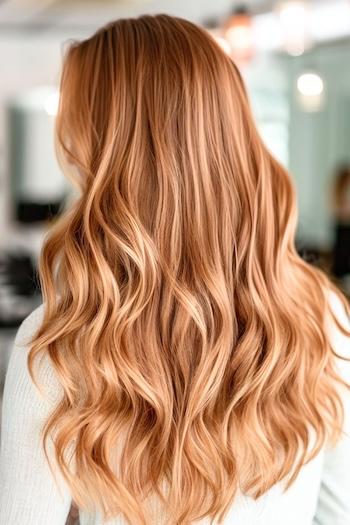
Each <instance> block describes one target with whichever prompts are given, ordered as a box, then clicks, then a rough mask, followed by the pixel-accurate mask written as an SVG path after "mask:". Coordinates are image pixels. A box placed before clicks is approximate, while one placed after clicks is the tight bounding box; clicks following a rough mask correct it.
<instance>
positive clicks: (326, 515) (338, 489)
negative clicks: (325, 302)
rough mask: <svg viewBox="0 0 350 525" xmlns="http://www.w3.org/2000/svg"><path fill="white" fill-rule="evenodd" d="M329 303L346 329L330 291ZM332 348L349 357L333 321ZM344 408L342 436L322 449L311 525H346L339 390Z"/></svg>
mask: <svg viewBox="0 0 350 525" xmlns="http://www.w3.org/2000/svg"><path fill="white" fill-rule="evenodd" d="M330 304H331V307H332V310H333V312H334V313H335V315H336V316H337V319H338V320H339V321H340V323H341V324H342V325H343V326H344V327H345V328H346V329H347V330H350V321H349V319H348V317H347V315H346V313H345V310H344V307H343V306H342V304H341V302H340V300H339V299H338V297H337V296H336V295H335V294H334V293H333V292H332V293H331V295H330ZM329 331H330V336H331V340H332V345H333V348H334V349H335V350H336V352H337V353H338V354H339V355H341V356H344V357H347V358H350V337H349V336H347V335H345V334H343V333H342V332H341V331H340V330H339V328H338V327H336V326H335V323H334V321H329ZM336 359H337V368H338V371H339V373H340V376H341V377H342V378H343V379H344V380H345V381H347V383H349V384H350V362H349V361H344V360H342V359H339V358H336ZM341 397H342V402H343V406H344V425H343V431H344V433H343V436H342V437H341V438H340V440H339V441H338V443H337V444H336V445H335V446H334V447H329V448H327V449H326V450H325V455H324V464H323V473H322V480H321V485H320V491H319V498H318V504H317V510H316V513H315V517H314V522H313V525H349V524H350V390H349V389H346V388H345V387H341Z"/></svg>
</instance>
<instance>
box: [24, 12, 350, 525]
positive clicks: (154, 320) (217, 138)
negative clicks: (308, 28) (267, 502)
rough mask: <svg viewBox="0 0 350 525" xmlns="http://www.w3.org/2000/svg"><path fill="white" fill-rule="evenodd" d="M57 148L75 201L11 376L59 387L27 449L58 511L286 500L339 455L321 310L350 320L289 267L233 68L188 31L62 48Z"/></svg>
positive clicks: (288, 198)
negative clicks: (62, 499)
mask: <svg viewBox="0 0 350 525" xmlns="http://www.w3.org/2000/svg"><path fill="white" fill-rule="evenodd" d="M56 139H57V148H58V155H59V157H60V159H61V161H62V165H63V168H64V170H65V172H66V173H67V175H68V176H69V177H71V178H72V180H73V181H74V182H75V183H76V185H77V186H78V188H79V195H78V197H77V198H76V200H75V201H74V203H73V204H72V205H70V207H69V208H68V209H66V210H65V212H64V213H63V215H62V216H61V217H60V218H59V219H58V221H57V223H56V224H55V225H53V227H52V228H51V229H50V231H49V232H48V235H47V237H46V239H45V242H44V245H43V249H42V252H41V257H40V267H39V273H40V279H41V285H42V291H43V299H44V303H45V314H44V318H43V321H42V324H41V326H40V327H39V329H38V331H37V333H36V334H35V337H34V338H33V340H32V344H31V349H30V354H29V362H28V364H29V368H30V371H31V374H32V377H33V378H34V374H33V362H34V358H35V357H36V356H37V355H38V354H43V355H44V354H46V355H47V356H48V357H49V359H50V362H51V363H52V366H53V367H54V370H55V373H56V374H57V377H58V379H59V382H60V384H61V386H62V392H63V394H62V398H60V400H59V402H58V403H57V406H55V407H54V410H53V411H52V413H51V415H50V417H49V419H48V421H46V422H45V427H44V429H43V430H44V431H43V444H44V446H45V450H47V449H46V446H47V440H48V437H49V436H50V437H52V439H53V443H54V450H55V459H56V461H57V464H58V466H59V469H60V470H61V471H62V473H63V476H64V478H65V479H66V480H67V482H68V484H69V487H70V489H71V493H72V497H73V500H74V501H75V502H76V504H77V505H78V506H79V507H80V508H84V509H88V510H91V511H92V510H93V509H98V510H99V511H101V512H102V514H103V516H104V517H105V518H110V517H112V516H116V515H117V514H118V513H122V514H123V515H124V517H125V518H126V519H127V520H128V522H129V523H130V524H132V525H146V524H149V523H152V518H151V517H150V515H148V514H147V512H148V511H149V509H148V510H147V506H146V498H148V496H150V495H156V497H157V498H159V501H160V502H161V504H162V505H164V516H168V519H169V523H175V524H178V525H184V524H188V523H191V522H192V521H194V520H197V519H201V518H204V517H205V516H209V517H211V519H212V520H214V519H217V520H219V521H220V520H222V519H223V518H224V516H225V514H226V513H227V512H228V510H229V507H230V505H231V504H232V501H233V500H234V498H235V496H236V495H237V493H238V490H241V491H243V492H244V493H246V494H249V495H251V496H252V497H254V498H257V497H259V496H260V495H262V494H264V493H265V492H266V491H267V490H268V489H269V488H270V487H272V486H273V485H274V484H275V483H276V482H278V481H280V480H283V479H286V481H287V486H289V485H290V484H291V483H292V482H293V480H295V478H296V476H297V474H298V472H299V470H300V468H301V467H302V465H303V464H305V463H306V462H307V461H309V460H310V459H311V458H312V457H314V456H315V455H316V454H317V453H318V451H320V449H321V447H322V446H323V444H324V443H325V442H326V441H328V440H333V441H334V440H336V439H337V438H338V437H339V435H340V432H341V424H342V418H343V410H342V404H341V398H340V396H339V391H338V389H337V387H336V385H337V383H338V382H341V379H340V378H339V377H338V375H337V373H336V368H335V361H334V356H335V355H336V354H335V349H333V348H332V345H331V343H330V340H329V335H328V332H327V329H326V326H325V321H324V320H325V315H326V312H327V311H328V310H329V305H328V301H327V295H326V293H325V290H326V289H329V288H331V289H332V290H333V291H334V293H336V294H337V296H338V297H339V298H340V300H341V301H342V303H343V304H344V307H345V308H346V309H347V312H348V313H349V309H348V304H347V301H346V299H345V297H344V296H343V295H342V293H341V292H339V291H338V290H337V288H336V287H335V285H334V284H332V283H331V282H330V280H329V278H328V277H326V275H325V274H324V273H322V272H321V271H320V270H318V269H316V268H314V267H312V266H311V265H310V264H308V263H306V262H305V261H303V260H302V259H301V257H300V256H299V255H298V253H297V251H296V248H295V243H294V238H295V230H296V221H297V211H296V201H295V190H294V187H293V185H292V181H291V178H290V176H289V174H288V173H287V172H286V170H285V169H284V168H283V167H282V166H281V165H280V164H279V163H278V162H277V161H276V160H275V158H274V157H273V156H272V155H271V153H270V152H269V151H268V150H267V148H266V147H265V145H264V143H263V142H262V140H261V138H260V136H259V134H258V132H257V129H256V127H255V124H254V121H253V118H252V113H251V109H250V106H249V103H248V100H247V95H246V91H245V87H244V84H243V82H242V78H241V75H240V73H239V71H238V69H237V67H236V66H235V64H234V62H233V61H232V60H231V59H230V58H229V57H228V56H227V55H226V54H225V53H224V52H223V51H222V50H221V48H220V47H219V45H217V43H216V42H215V41H214V39H213V38H212V37H211V36H210V35H209V34H207V32H206V31H205V30H203V29H201V28H199V27H197V26H196V25H194V24H192V23H190V22H188V21H186V20H182V19H179V18H174V17H170V16H166V15H157V16H142V17H140V18H136V19H122V20H118V21H116V22H113V23H110V24H108V25H107V26H105V27H103V28H102V29H100V30H98V31H97V32H96V33H95V34H94V35H93V36H92V37H91V38H88V39H86V40H83V41H81V42H73V43H71V45H70V46H69V48H68V51H67V53H66V55H65V59H64V64H63V71H62V76H61V86H60V103H59V111H58V115H57V119H56ZM312 433H313V434H314V437H315V439H314V440H312V439H311V435H312ZM68 451H71V452H72V454H71V455H69V454H68ZM163 481H164V482H166V486H165V489H166V490H165V489H164V487H163V484H162V483H163ZM163 489H164V490H163Z"/></svg>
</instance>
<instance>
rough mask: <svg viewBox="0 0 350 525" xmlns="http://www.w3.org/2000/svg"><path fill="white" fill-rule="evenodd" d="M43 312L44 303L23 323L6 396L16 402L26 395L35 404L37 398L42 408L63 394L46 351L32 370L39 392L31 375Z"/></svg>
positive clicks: (13, 350)
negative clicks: (32, 348) (30, 359)
mask: <svg viewBox="0 0 350 525" xmlns="http://www.w3.org/2000/svg"><path fill="white" fill-rule="evenodd" d="M44 311H45V303H41V304H39V305H38V306H37V307H36V308H35V309H34V310H33V311H32V312H31V313H30V314H29V315H27V317H26V318H25V319H24V320H23V321H22V323H21V324H20V326H19V328H18V330H17V332H16V335H15V339H14V343H13V345H12V348H11V353H10V357H9V362H8V366H7V371H6V376H5V386H4V397H5V396H6V397H9V398H11V399H12V400H14V399H15V398H16V397H19V398H20V397H22V398H23V397H24V396H25V397H26V399H31V400H32V401H34V399H35V400H36V402H37V404H40V405H42V406H43V407H44V406H46V404H47V403H49V405H51V404H52V403H55V402H56V401H57V399H58V397H59V396H60V394H61V386H60V383H59V381H58V379H57V377H56V374H55V371H54V368H53V365H52V363H51V360H50V358H49V356H48V355H47V353H46V352H43V354H42V355H41V356H40V359H38V361H36V360H35V361H34V368H33V371H34V376H35V380H37V384H38V386H39V389H38V388H37V385H36V384H34V382H33V378H32V376H31V375H30V373H29V368H28V355H29V350H30V343H31V340H32V338H33V337H34V335H35V333H36V332H37V330H38V329H39V327H40V326H41V323H42V320H43V318H44ZM37 364H38V365H39V366H36V365H37Z"/></svg>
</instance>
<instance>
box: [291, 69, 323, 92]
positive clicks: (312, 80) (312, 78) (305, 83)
mask: <svg viewBox="0 0 350 525" xmlns="http://www.w3.org/2000/svg"><path fill="white" fill-rule="evenodd" d="M297 87H298V91H299V92H300V93H301V94H302V95H303V96H305V97H317V96H319V95H321V94H322V92H323V89H324V84H323V80H322V78H321V77H320V75H318V74H317V73H303V74H302V75H300V76H299V78H298V80H297Z"/></svg>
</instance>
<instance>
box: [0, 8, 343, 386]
mask: <svg viewBox="0 0 350 525" xmlns="http://www.w3.org/2000/svg"><path fill="white" fill-rule="evenodd" d="M159 12H163V13H169V14H173V15H178V16H181V17H185V18H188V19H190V20H193V21H195V22H197V23H199V24H202V25H203V26H204V27H206V28H207V30H208V31H210V32H211V33H212V34H213V35H214V36H215V38H217V40H218V42H219V43H220V44H221V45H222V47H223V48H224V49H225V51H226V52H227V53H229V54H230V55H231V56H232V58H233V59H234V60H235V61H236V62H237V64H238V66H239V67H240V69H241V71H242V74H243V76H244V78H245V81H246V84H247V87H248V92H249V96H250V100H251V104H252V106H253V110H254V113H255V117H256V121H257V124H258V127H259V129H260V132H261V134H262V136H263V138H264V140H265V142H266V144H267V146H268V147H269V148H270V149H271V150H272V152H273V153H274V154H275V155H276V156H277V157H278V159H279V160H280V161H281V162H282V164H284V165H285V166H286V167H287V168H288V169H289V170H290V172H291V174H292V176H293V178H294V180H295V185H296V188H297V192H298V203H299V228H298V236H297V246H298V250H299V251H300V253H301V254H302V256H303V257H305V258H306V259H307V260H308V261H310V262H311V263H312V264H315V265H318V266H320V267H322V268H323V269H324V270H325V271H327V272H329V273H330V274H331V275H332V276H333V278H334V279H335V280H337V281H338V282H339V284H340V286H341V287H343V289H344V290H345V291H346V292H347V293H348V294H350V0H309V1H307V0H303V1H302V0H281V1H278V2H277V1H268V0H250V1H246V2H238V1H237V2H234V1H232V0H215V1H213V0H22V1H20V0H0V66H1V67H0V71H1V73H0V74H1V81H0V392H1V389H2V386H3V380H4V375H5V371H6V366H7V362H8V357H9V354H10V351H11V345H12V343H13V337H14V334H15V332H16V329H17V328H18V326H19V324H20V322H21V321H22V320H23V318H24V317H25V316H26V315H28V314H29V313H30V312H31V311H32V310H33V309H34V308H35V307H36V306H37V305H38V304H39V303H40V302H41V294H40V287H39V283H38V278H37V273H36V269H37V260H38V255H39V251H40V248H41V244H42V240H43V236H44V235H45V233H46V231H47V229H48V228H49V227H50V225H51V224H52V223H53V222H54V221H55V220H56V219H57V217H58V215H59V214H60V213H61V212H62V210H63V209H64V208H65V206H66V205H67V203H68V202H69V199H70V197H71V196H72V194H73V193H72V192H73V189H72V188H71V186H70V184H69V183H68V182H67V181H66V180H65V178H64V176H63V175H62V173H61V171H60V168H59V166H58V164H57V161H56V158H55V151H54V141H53V126H54V119H55V113H56V111H57V104H58V99H59V93H58V89H57V84H58V80H59V73H60V65H61V58H62V54H63V52H64V46H65V44H66V43H67V41H69V40H70V39H75V38H78V39H80V38H82V37H86V36H88V35H90V34H91V33H92V32H94V31H95V29H97V27H99V26H101V25H102V24H104V23H106V22H107V21H109V20H111V19H115V18H119V17H128V16H136V15H138V14H143V13H159Z"/></svg>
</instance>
